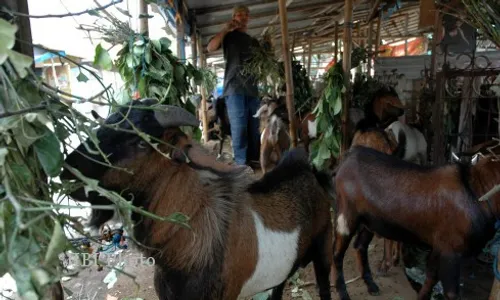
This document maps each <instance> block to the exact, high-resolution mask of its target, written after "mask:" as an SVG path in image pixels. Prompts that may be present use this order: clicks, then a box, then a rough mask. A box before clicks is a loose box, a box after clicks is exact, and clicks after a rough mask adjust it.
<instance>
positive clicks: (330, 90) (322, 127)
mask: <svg viewBox="0 0 500 300" xmlns="http://www.w3.org/2000/svg"><path fill="white" fill-rule="evenodd" d="M343 77H344V76H343V70H342V65H341V64H339V63H337V64H335V65H334V66H333V67H332V68H330V69H329V70H328V72H327V73H325V75H324V81H325V89H324V90H323V94H322V95H321V98H320V99H319V102H318V104H317V105H316V107H315V108H314V110H313V114H315V116H316V124H317V132H318V135H319V136H318V138H317V139H316V140H315V141H314V142H312V143H311V148H312V150H311V160H312V162H313V164H314V165H315V166H316V167H317V168H319V169H322V168H324V167H325V164H326V162H327V161H329V160H330V159H331V158H332V157H338V155H339V153H340V142H341V132H340V125H341V121H340V113H341V111H342V94H344V93H345V86H344V79H343Z"/></svg>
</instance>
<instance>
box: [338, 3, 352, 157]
mask: <svg viewBox="0 0 500 300" xmlns="http://www.w3.org/2000/svg"><path fill="white" fill-rule="evenodd" d="M352 2H353V0H345V5H344V51H343V57H342V62H343V65H342V67H343V69H344V85H345V87H346V92H345V94H344V99H343V103H342V145H341V146H342V147H341V152H340V153H341V155H342V154H343V153H344V152H345V151H347V149H348V146H349V122H348V120H349V100H350V98H351V97H350V88H351V87H350V83H351V82H350V75H351V48H352V26H353V24H352V6H353V3H352Z"/></svg>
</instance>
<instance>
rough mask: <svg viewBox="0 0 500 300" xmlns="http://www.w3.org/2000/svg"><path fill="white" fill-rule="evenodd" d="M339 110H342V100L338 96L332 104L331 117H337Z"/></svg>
mask: <svg viewBox="0 0 500 300" xmlns="http://www.w3.org/2000/svg"><path fill="white" fill-rule="evenodd" d="M341 110H342V98H341V97H340V95H339V96H338V97H337V99H336V100H335V103H334V104H333V115H334V116H336V115H338V114H339V113H340V111H341Z"/></svg>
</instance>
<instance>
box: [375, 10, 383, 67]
mask: <svg viewBox="0 0 500 300" xmlns="http://www.w3.org/2000/svg"><path fill="white" fill-rule="evenodd" d="M381 23H382V16H379V17H378V18H377V33H376V35H375V58H377V57H378V47H380V30H381V28H380V27H381Z"/></svg>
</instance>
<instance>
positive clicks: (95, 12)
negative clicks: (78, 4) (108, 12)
mask: <svg viewBox="0 0 500 300" xmlns="http://www.w3.org/2000/svg"><path fill="white" fill-rule="evenodd" d="M88 14H89V15H91V16H94V17H100V16H101V15H100V14H99V11H97V10H95V9H91V10H89V12H88Z"/></svg>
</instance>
